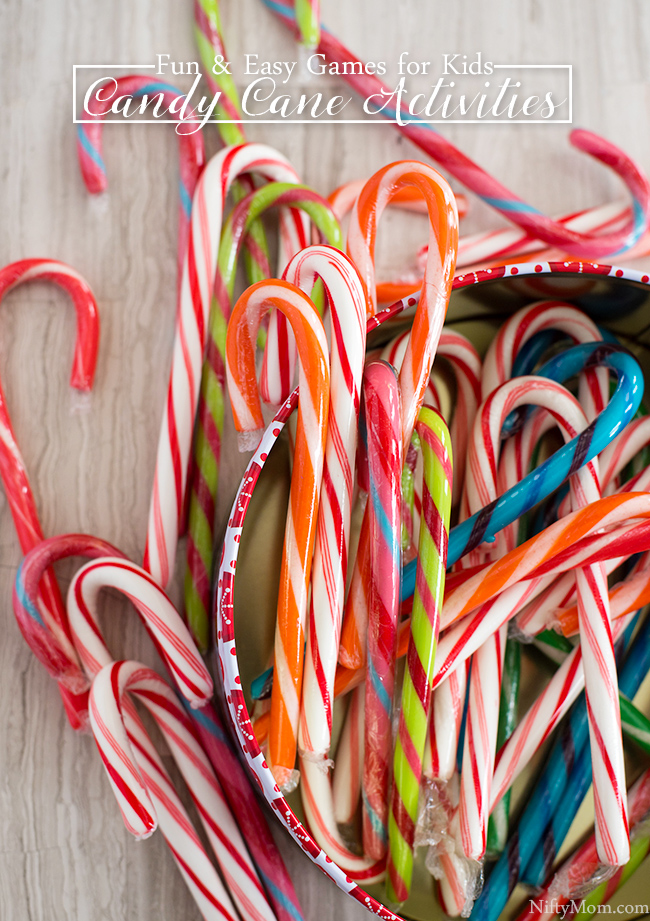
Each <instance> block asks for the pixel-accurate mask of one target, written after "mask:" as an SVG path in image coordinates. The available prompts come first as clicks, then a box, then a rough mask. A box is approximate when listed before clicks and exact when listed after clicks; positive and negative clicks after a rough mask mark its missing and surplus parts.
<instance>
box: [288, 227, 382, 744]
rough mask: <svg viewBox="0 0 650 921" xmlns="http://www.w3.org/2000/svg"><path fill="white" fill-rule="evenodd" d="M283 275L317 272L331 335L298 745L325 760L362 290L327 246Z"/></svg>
mask: <svg viewBox="0 0 650 921" xmlns="http://www.w3.org/2000/svg"><path fill="white" fill-rule="evenodd" d="M284 278H285V280H286V281H287V282H290V283H291V284H294V285H296V286H297V287H298V288H300V289H301V290H302V291H304V292H305V293H309V292H310V291H311V290H312V288H313V287H314V284H315V282H316V280H317V279H319V278H320V279H321V281H322V283H323V285H324V288H325V292H326V298H327V306H328V309H329V318H330V325H331V329H332V334H331V342H332V347H331V354H330V400H329V420H328V429H327V441H326V444H325V459H324V463H323V474H322V486H321V493H320V501H319V504H318V521H317V525H316V537H315V544H314V559H313V563H312V570H311V603H310V607H309V629H308V631H307V650H306V654H305V668H304V676H303V686H302V699H301V710H300V724H299V737H298V744H299V747H300V750H301V752H303V753H307V754H308V755H309V756H310V757H314V758H316V759H325V758H327V754H328V752H329V749H330V745H331V734H332V704H333V694H334V676H335V674H336V663H337V657H338V647H339V636H340V632H341V619H342V616H343V601H344V596H345V584H346V578H347V563H348V541H349V536H350V515H351V507H352V490H353V486H354V463H355V454H356V448H357V429H358V423H359V391H360V388H361V377H362V375H363V364H364V356H365V346H366V315H365V301H364V296H363V289H362V287H361V282H360V280H359V275H358V273H357V270H356V269H355V267H354V266H353V265H352V263H351V262H350V260H349V259H348V257H347V256H346V255H345V254H344V253H341V252H339V251H338V250H336V249H334V248H333V247H331V246H325V245H320V246H310V247H307V248H306V249H304V250H303V251H302V252H300V253H298V255H296V256H294V258H293V259H292V260H291V262H290V263H289V265H288V266H287V268H286V271H285V273H284Z"/></svg>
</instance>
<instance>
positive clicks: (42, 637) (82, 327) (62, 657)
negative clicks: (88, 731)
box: [0, 259, 99, 729]
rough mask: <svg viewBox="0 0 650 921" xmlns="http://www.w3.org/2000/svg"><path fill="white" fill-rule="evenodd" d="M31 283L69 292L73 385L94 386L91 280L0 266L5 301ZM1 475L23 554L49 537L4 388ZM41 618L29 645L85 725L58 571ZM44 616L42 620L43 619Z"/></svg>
mask: <svg viewBox="0 0 650 921" xmlns="http://www.w3.org/2000/svg"><path fill="white" fill-rule="evenodd" d="M29 281H49V282H53V283H54V284H55V285H57V286H58V287H59V288H62V289H63V290H64V291H66V292H67V293H68V294H69V295H70V298H71V299H72V302H73V304H74V308H75V311H76V314H77V340H76V344H75V351H74V359H73V364H72V374H71V376H70V385H71V386H72V387H74V388H76V389H77V390H80V391H89V390H90V389H91V387H92V383H93V377H94V374H95V366H96V364H97V348H98V345H99V314H98V312H97V304H96V302H95V298H94V297H93V293H92V291H91V290H90V287H89V285H88V283H87V282H86V281H85V279H84V278H82V277H81V275H79V273H78V272H76V271H75V270H74V269H72V268H70V266H68V265H65V264H64V263H62V262H56V261H54V260H51V259H23V260H21V261H19V262H13V263H11V264H10V265H7V266H5V267H4V268H3V269H0V299H1V298H3V297H4V296H5V295H7V294H8V293H9V292H10V291H13V290H14V289H15V288H17V287H18V286H19V285H21V284H24V283H26V282H29ZM0 477H1V478H2V482H3V485H4V488H5V493H6V496H7V501H8V503H9V508H10V510H11V515H12V517H13V520H14V525H15V527H16V534H17V536H18V541H19V543H20V547H21V549H22V551H23V553H27V552H28V551H29V550H31V549H32V548H33V547H35V546H36V545H37V544H38V543H40V541H42V540H43V531H42V529H41V525H40V522H39V519H38V513H37V511H36V503H35V501H34V496H33V494H32V490H31V487H30V485H29V480H28V478H27V472H26V470H25V464H24V461H23V458H22V456H21V453H20V449H19V447H18V444H17V442H16V437H15V435H14V432H13V429H12V426H11V420H10V418H9V413H8V411H7V403H6V399H5V397H4V394H3V392H2V389H0ZM38 613H39V614H40V618H30V619H29V620H26V621H25V622H21V623H20V624H19V625H20V627H21V630H23V633H24V636H25V639H26V641H27V642H28V644H30V646H31V645H36V646H38V647H39V648H40V650H41V653H42V655H41V660H42V661H43V662H44V664H46V667H47V668H48V671H49V672H50V674H52V675H54V676H55V677H56V679H57V681H58V682H59V690H60V692H61V697H62V699H63V703H64V705H65V709H66V713H67V715H68V719H69V721H70V723H71V725H72V726H73V727H74V728H75V729H80V728H83V726H84V725H85V723H86V719H87V710H86V707H87V687H88V684H87V681H86V679H85V677H84V675H83V673H82V672H81V669H80V667H79V660H78V658H77V655H76V653H75V650H74V646H73V644H72V639H71V637H70V633H69V631H68V628H67V620H66V616H65V609H64V607H63V600H62V598H61V594H60V592H59V587H58V585H57V582H56V579H55V577H54V574H53V572H51V571H49V572H48V573H47V574H46V576H45V578H44V580H43V582H42V584H41V591H40V595H39V600H38ZM41 618H42V620H41Z"/></svg>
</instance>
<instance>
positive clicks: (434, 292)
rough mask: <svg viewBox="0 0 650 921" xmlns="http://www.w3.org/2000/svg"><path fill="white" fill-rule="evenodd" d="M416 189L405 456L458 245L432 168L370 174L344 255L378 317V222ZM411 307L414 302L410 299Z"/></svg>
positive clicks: (349, 625) (353, 659) (351, 638)
mask: <svg viewBox="0 0 650 921" xmlns="http://www.w3.org/2000/svg"><path fill="white" fill-rule="evenodd" d="M406 187H412V188H415V189H417V190H418V191H419V192H420V193H421V195H422V197H423V199H424V200H425V202H426V203H427V209H428V212H429V222H430V228H429V242H430V248H429V258H428V262H427V267H426V269H425V273H424V279H423V282H422V290H421V294H420V298H419V302H418V306H417V310H416V314H415V317H414V320H413V326H412V329H411V336H410V339H409V343H408V346H407V348H406V352H405V355H404V359H403V361H402V366H401V369H400V377H399V384H400V390H401V394H402V443H403V453H404V455H406V452H407V451H408V446H409V444H410V441H411V435H412V433H413V427H414V424H415V420H416V418H417V415H418V411H419V408H420V405H421V403H422V400H423V399H424V394H425V391H426V388H427V385H428V383H429V378H430V376H431V367H432V365H433V359H434V356H435V353H436V348H437V346H438V340H439V339H440V334H441V332H442V326H443V323H444V319H445V314H446V311H447V303H448V301H449V296H450V294H451V284H452V281H453V275H454V266H455V261H456V247H457V244H458V212H457V210H456V200H455V198H454V194H453V192H452V191H451V189H450V188H449V186H448V185H447V183H446V182H445V180H444V179H443V178H442V177H441V176H440V174H439V173H437V172H436V170H434V169H432V168H431V167H428V166H425V165H424V164H423V163H418V162H417V161H412V160H404V161H400V162H398V163H393V164H391V165H389V166H387V167H384V169H381V170H379V171H378V172H377V173H375V175H374V176H372V177H371V179H369V180H368V182H367V183H366V185H365V186H364V188H363V189H362V191H361V193H360V194H359V197H358V199H357V201H356V203H355V206H354V208H353V210H352V214H351V216H350V227H349V230H348V242H347V250H348V255H349V256H350V258H351V259H352V261H353V262H354V264H355V265H356V266H357V269H358V270H359V274H360V276H361V280H362V283H363V286H364V290H365V294H366V310H367V313H368V315H369V316H372V315H374V314H375V313H376V311H377V303H376V288H375V268H374V252H375V242H376V237H377V228H378V222H379V218H380V217H381V214H382V212H383V211H384V208H385V207H386V205H387V204H388V202H389V201H390V200H391V198H392V197H393V196H394V195H395V194H396V193H397V191H398V190H399V189H402V188H406ZM414 303H415V301H414ZM367 535H368V522H367V518H366V519H364V523H363V525H362V529H361V535H360V538H359V549H358V551H357V558H356V561H355V565H354V569H353V574H352V581H351V584H350V591H349V593H348V600H347V603H346V610H345V618H344V622H343V630H342V633H341V651H340V654H339V661H340V662H341V664H342V665H345V666H346V667H348V668H359V667H361V665H362V664H363V662H364V657H365V631H366V626H365V625H366V624H367V597H368V584H367V573H368V571H369V569H368V558H367V554H368V536H367Z"/></svg>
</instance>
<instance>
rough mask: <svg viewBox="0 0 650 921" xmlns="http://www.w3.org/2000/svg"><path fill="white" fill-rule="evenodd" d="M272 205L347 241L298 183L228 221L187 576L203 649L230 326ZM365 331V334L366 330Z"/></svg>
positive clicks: (200, 420) (188, 606) (205, 376)
mask: <svg viewBox="0 0 650 921" xmlns="http://www.w3.org/2000/svg"><path fill="white" fill-rule="evenodd" d="M271 207H280V208H281V209H282V211H281V213H285V214H286V213H287V208H288V207H290V208H291V209H292V210H291V213H292V214H293V213H296V212H298V211H300V212H302V213H303V214H304V216H305V217H311V220H312V222H313V224H314V226H315V227H316V228H317V229H318V230H319V232H320V233H321V235H322V236H323V237H324V238H325V239H326V240H327V242H328V243H331V244H333V245H334V246H339V247H340V246H341V244H342V236H341V229H340V227H339V224H338V221H337V220H336V218H335V217H334V215H333V213H332V211H331V209H330V207H329V205H328V204H327V202H326V201H325V199H323V198H321V197H320V195H317V194H316V192H313V191H312V190H311V189H308V188H306V187H305V186H301V185H298V184H297V183H294V182H291V183H286V182H272V183H269V184H268V185H265V186H263V187H262V188H261V189H259V190H257V191H256V192H253V193H251V194H250V195H249V196H247V197H246V198H244V199H243V200H242V201H240V202H239V204H238V205H236V206H235V208H234V209H233V212H232V214H231V215H230V216H229V218H228V220H227V221H226V222H225V225H224V228H223V231H222V234H221V243H220V245H219V252H218V257H217V268H216V275H215V290H214V298H213V303H212V307H211V310H210V318H209V322H208V338H207V351H206V356H205V361H204V363H203V371H202V375H201V389H200V393H199V402H198V409H197V422H196V434H195V436H194V461H193V475H192V485H191V492H190V509H189V525H188V533H189V539H188V543H187V570H186V574H185V615H186V618H187V621H188V623H189V625H190V629H191V630H192V634H193V636H194V637H195V639H196V641H197V644H198V646H199V648H200V649H201V651H202V652H204V651H206V650H207V649H208V647H209V617H208V610H209V607H210V589H211V582H210V570H211V564H212V555H213V551H214V526H215V525H214V517H215V507H216V500H217V488H218V479H219V462H220V458H221V436H222V434H223V419H224V400H225V384H226V381H225V353H226V327H227V323H228V318H229V317H230V310H231V305H232V294H233V291H234V287H235V276H236V271H237V259H238V255H239V252H240V250H241V247H242V244H243V241H244V240H245V239H246V235H247V233H248V231H249V230H250V228H251V227H252V226H253V225H254V223H255V221H256V220H258V219H259V218H260V216H261V215H262V214H263V213H264V212H265V211H267V210H268V209H269V208H271ZM304 245H306V243H305V244H304ZM301 248H302V247H301ZM283 316H284V315H283ZM363 332H364V334H365V328H364V329H363ZM364 343H365V339H364ZM361 355H362V356H363V350H362V352H361ZM359 361H361V358H360V359H359ZM290 373H291V374H292V371H291V372H290ZM360 373H361V372H359V374H360Z"/></svg>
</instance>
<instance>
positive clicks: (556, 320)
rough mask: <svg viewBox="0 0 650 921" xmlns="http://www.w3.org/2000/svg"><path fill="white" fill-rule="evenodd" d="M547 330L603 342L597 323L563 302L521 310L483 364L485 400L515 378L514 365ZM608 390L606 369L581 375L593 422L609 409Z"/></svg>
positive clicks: (579, 339)
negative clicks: (513, 374) (524, 348)
mask: <svg viewBox="0 0 650 921" xmlns="http://www.w3.org/2000/svg"><path fill="white" fill-rule="evenodd" d="M547 329H552V330H558V331H559V332H562V333H564V334H565V335H566V336H568V337H569V339H570V340H571V341H572V342H573V343H575V344H578V343H580V342H600V341H601V340H602V338H603V337H602V334H601V332H600V330H599V329H598V327H597V326H596V324H595V323H594V321H593V320H591V319H590V318H589V317H588V316H587V315H586V314H584V313H583V312H582V311H581V310H578V309H577V308H576V307H573V306H572V305H571V304H565V303H563V302H562V301H539V302H538V303H537V304H530V305H529V306H527V307H524V308H522V309H521V310H518V311H517V313H515V314H513V315H512V317H510V319H509V320H508V321H507V322H506V323H504V324H503V326H502V327H501V329H500V330H499V332H498V333H497V335H496V336H495V337H494V339H493V340H492V342H491V343H490V347H489V349H488V351H487V354H486V356H485V360H484V362H483V376H482V382H481V384H482V393H483V399H485V397H487V396H489V394H490V393H492V391H493V390H494V388H495V387H497V386H498V385H499V384H502V383H503V382H504V381H506V380H508V378H510V377H512V368H513V365H514V361H515V358H516V356H517V354H518V352H519V351H520V349H521V348H522V346H523V345H524V344H525V343H526V342H528V340H529V339H531V338H532V336H534V335H535V334H536V333H538V332H541V331H542V330H547ZM608 388H609V375H608V373H607V370H606V369H605V368H590V369H588V370H587V371H586V372H585V373H584V374H581V375H580V391H579V399H580V405H581V406H582V408H583V409H584V411H585V415H586V416H587V419H588V420H589V422H591V421H592V420H593V419H595V418H596V416H597V415H598V413H600V412H602V411H603V409H604V408H605V407H606V406H607V402H608V400H609V389H608Z"/></svg>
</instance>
